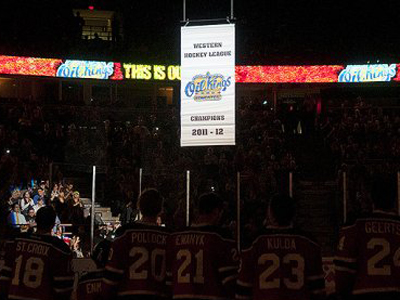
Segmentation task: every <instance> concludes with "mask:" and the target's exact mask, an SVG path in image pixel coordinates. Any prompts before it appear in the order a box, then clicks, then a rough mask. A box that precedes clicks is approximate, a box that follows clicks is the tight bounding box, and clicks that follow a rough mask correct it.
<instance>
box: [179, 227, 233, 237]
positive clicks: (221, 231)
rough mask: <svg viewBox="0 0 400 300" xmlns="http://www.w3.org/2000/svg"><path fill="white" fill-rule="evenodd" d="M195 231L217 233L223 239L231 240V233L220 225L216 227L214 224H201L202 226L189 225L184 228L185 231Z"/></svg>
mask: <svg viewBox="0 0 400 300" xmlns="http://www.w3.org/2000/svg"><path fill="white" fill-rule="evenodd" d="M189 230H190V231H195V232H196V231H197V232H205V233H210V234H216V235H219V236H220V237H221V238H223V239H227V240H231V239H232V235H231V234H230V232H229V231H228V230H226V229H223V228H221V227H217V226H214V225H203V226H191V227H188V228H186V231H189Z"/></svg>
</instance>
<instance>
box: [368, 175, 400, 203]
mask: <svg viewBox="0 0 400 300" xmlns="http://www.w3.org/2000/svg"><path fill="white" fill-rule="evenodd" d="M396 194H397V184H396V176H395V175H393V174H377V175H374V176H373V177H372V181H371V199H372V203H373V204H374V209H380V210H392V209H394V207H395V199H396Z"/></svg>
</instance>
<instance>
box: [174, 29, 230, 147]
mask: <svg viewBox="0 0 400 300" xmlns="http://www.w3.org/2000/svg"><path fill="white" fill-rule="evenodd" d="M213 145H216V146H218V145H235V26H234V25H233V24H227V25H209V26H195V27H194V26H193V27H182V30H181V146H182V147H184V146H213Z"/></svg>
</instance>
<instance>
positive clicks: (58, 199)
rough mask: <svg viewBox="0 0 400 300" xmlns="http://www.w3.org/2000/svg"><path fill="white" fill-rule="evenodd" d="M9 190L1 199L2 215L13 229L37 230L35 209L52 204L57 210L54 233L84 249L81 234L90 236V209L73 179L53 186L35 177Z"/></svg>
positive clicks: (75, 247)
mask: <svg viewBox="0 0 400 300" xmlns="http://www.w3.org/2000/svg"><path fill="white" fill-rule="evenodd" d="M10 194H11V196H10V197H9V198H8V199H7V200H6V201H5V203H2V208H3V209H4V211H3V214H2V215H4V216H6V220H7V226H8V228H9V229H10V230H11V231H12V232H15V233H17V232H35V231H36V221H35V218H36V213H37V212H38V210H39V209H41V208H42V207H45V206H47V205H51V206H53V207H54V208H55V210H56V213H57V222H56V223H57V225H56V227H55V228H54V232H53V233H54V235H55V236H58V237H60V239H64V241H65V242H66V243H67V244H69V245H70V246H71V249H74V250H76V251H78V250H79V251H82V250H81V248H80V247H79V238H80V237H82V238H83V239H87V235H86V234H85V230H86V229H87V228H88V226H89V224H88V218H87V217H88V213H87V212H85V208H84V205H83V203H82V202H81V200H80V194H79V192H78V191H76V190H74V186H73V184H72V183H61V182H60V183H54V185H53V188H52V189H50V183H49V181H48V180H47V181H40V182H37V181H35V180H32V181H31V182H30V183H29V184H27V185H26V186H23V185H21V186H12V187H11V191H10ZM66 230H68V231H70V232H69V234H68V235H65V234H64V232H65V231H66ZM71 237H72V239H71Z"/></svg>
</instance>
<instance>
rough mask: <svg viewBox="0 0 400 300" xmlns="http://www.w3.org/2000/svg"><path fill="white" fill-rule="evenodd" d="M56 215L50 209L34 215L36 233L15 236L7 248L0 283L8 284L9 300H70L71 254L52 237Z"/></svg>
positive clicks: (47, 207) (72, 275)
mask: <svg viewBox="0 0 400 300" xmlns="http://www.w3.org/2000/svg"><path fill="white" fill-rule="evenodd" d="M55 220H56V213H55V211H54V209H53V208H52V207H51V206H46V207H42V208H41V209H39V210H38V212H37V215H36V223H37V232H36V233H32V234H30V233H27V234H22V235H20V236H17V237H16V238H15V239H14V240H13V241H12V242H11V243H8V244H7V245H6V253H5V265H4V267H3V269H2V272H1V273H2V274H1V280H3V281H4V280H8V299H17V300H18V299H20V300H53V299H57V300H63V299H69V298H70V295H71V292H72V286H73V282H74V274H73V273H72V271H71V260H72V253H71V251H70V249H69V247H68V246H67V245H66V244H65V243H64V242H63V241H62V240H60V239H58V238H56V237H54V236H52V235H51V232H52V229H53V227H54V223H55Z"/></svg>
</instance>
